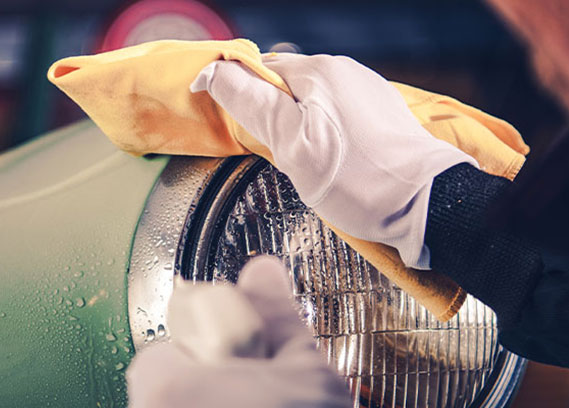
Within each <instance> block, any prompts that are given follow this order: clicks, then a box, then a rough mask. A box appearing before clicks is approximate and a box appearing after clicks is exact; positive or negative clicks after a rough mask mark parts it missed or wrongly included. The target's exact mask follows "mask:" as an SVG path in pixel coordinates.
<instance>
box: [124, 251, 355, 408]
mask: <svg viewBox="0 0 569 408" xmlns="http://www.w3.org/2000/svg"><path fill="white" fill-rule="evenodd" d="M204 289H205V286H203V285H202V286H200V285H198V286H195V287H193V294H192V290H189V289H188V288H184V289H183V290H182V291H181V292H179V293H176V292H177V291H178V288H176V289H174V295H173V297H176V296H178V294H181V293H182V292H184V293H183V296H185V295H188V296H193V297H194V298H195V300H192V301H191V302H188V303H185V302H184V301H183V299H177V300H175V301H173V302H171V303H170V309H169V317H168V321H169V324H171V323H174V326H176V329H174V330H172V329H173V328H171V333H170V334H171V337H172V343H168V344H166V343H163V344H157V345H154V346H150V347H148V348H146V349H144V350H142V351H141V352H139V353H137V354H136V356H135V357H134V360H133V361H132V363H131V365H130V366H129V368H128V371H127V374H126V377H127V381H128V394H129V406H130V407H131V408H156V407H160V408H186V407H200V408H202V407H208V408H209V407H211V408H216V407H234V408H241V407H243V408H245V407H247V408H250V407H267V408H276V407H283V408H284V407H312V408H324V407H338V408H340V407H342V408H348V407H350V406H351V405H352V404H351V399H350V395H349V392H348V389H347V387H346V384H345V383H344V381H343V380H342V379H341V378H340V377H339V376H338V375H337V374H336V372H335V371H334V370H333V369H332V368H331V367H328V365H327V364H326V361H325V359H324V357H323V356H322V355H321V353H320V352H319V351H318V350H317V349H316V347H315V343H314V340H313V338H312V336H311V335H310V332H309V330H308V328H307V327H306V326H305V325H304V324H303V323H302V322H301V320H300V318H299V315H298V312H297V309H296V308H295V305H294V303H293V300H292V298H291V293H290V284H289V283H288V280H287V275H286V271H285V269H284V267H283V266H282V265H281V264H280V262H279V261H278V260H276V259H275V258H271V257H267V256H262V257H258V258H255V259H254V260H252V261H250V262H249V263H248V264H247V265H246V266H245V268H244V269H243V271H242V272H241V274H240V277H239V281H238V283H237V286H236V287H233V288H230V287H224V288H221V287H215V286H210V287H208V288H207V290H206V292H203V290H204ZM216 289H221V290H220V291H219V296H218V294H216V293H215V290H216ZM228 289H229V290H232V291H233V292H234V293H232V294H230V295H228V292H227V290H228ZM204 293H207V296H206V295H204ZM224 299H225V301H226V303H225V304H222V303H223V302H224ZM223 306H225V308H224V307H223ZM212 310H213V311H214V312H213V313H212V312H211V311H212ZM172 313H174V314H176V316H174V317H173V316H172ZM184 315H185V316H186V319H185V320H186V322H187V324H188V327H187V329H183V328H180V326H179V324H180V320H179V317H181V316H184ZM216 315H217V316H218V319H217V321H215V322H213V323H212V322H211V321H209V319H214V318H215V316H216ZM230 316H232V318H233V319H234V321H233V322H229V321H228V318H229V317H230ZM239 322H241V323H243V327H246V328H250V331H249V332H248V331H247V330H242V329H240V328H239V327H237V325H236V324H235V323H239ZM192 329H193V330H192ZM184 333H186V335H185V334H184ZM187 333H190V334H192V333H193V335H190V336H187ZM247 333H248V334H247ZM180 336H182V337H180ZM246 339H249V341H250V343H249V344H246V343H247V341H246ZM208 340H210V341H212V343H213V344H211V345H206V344H207V341H208ZM198 346H199V347H198ZM201 347H204V349H202V348H201ZM216 348H217V349H218V350H220V351H221V356H222V357H219V358H216V359H214V358H212V357H213V355H212V352H213V350H214V349H216ZM228 350H233V351H234V352H235V353H233V355H230V354H231V353H228V352H227V351H228ZM260 352H262V353H264V354H266V356H265V357H258V355H259V353H260ZM237 355H239V356H237Z"/></svg>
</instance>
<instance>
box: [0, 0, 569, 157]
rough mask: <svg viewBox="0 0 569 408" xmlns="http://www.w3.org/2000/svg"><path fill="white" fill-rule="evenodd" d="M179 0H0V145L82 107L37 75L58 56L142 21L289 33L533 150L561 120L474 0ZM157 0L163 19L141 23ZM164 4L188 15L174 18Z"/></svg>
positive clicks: (184, 28)
mask: <svg viewBox="0 0 569 408" xmlns="http://www.w3.org/2000/svg"><path fill="white" fill-rule="evenodd" d="M180 2H181V1H180V0H174V1H169V0H162V1H150V2H149V1H146V2H142V3H154V4H153V5H150V4H146V6H145V7H139V8H138V10H132V8H133V7H132V6H133V5H136V2H132V1H121V0H82V1H75V0H43V1H33V0H2V1H1V2H0V150H4V149H7V148H9V147H12V146H15V145H18V144H19V143H22V142H24V141H26V140H28V139H30V138H32V137H35V136H37V135H39V134H42V133H44V132H46V131H48V130H50V129H53V128H56V127H59V126H62V125H64V124H66V123H69V122H72V121H75V120H77V119H79V118H80V117H82V116H83V114H82V112H81V111H80V110H79V109H78V108H77V107H76V106H75V105H74V104H73V103H72V102H71V101H69V100H68V99H67V98H66V97H65V96H64V95H63V94H62V93H61V92H59V91H58V90H57V89H56V88H55V87H54V86H53V85H51V84H50V83H49V82H48V81H47V80H46V77H45V74H46V71H47V69H48V67H49V65H50V64H51V63H52V62H54V61H55V60H57V59H59V58H62V57H66V56H70V55H77V54H85V53H94V52H96V51H98V50H101V49H104V47H103V45H104V44H103V43H104V41H105V40H104V37H105V34H107V33H108V32H109V30H110V28H111V26H112V24H113V22H115V27H114V33H115V34H116V36H118V37H120V38H118V39H117V38H114V39H111V40H110V41H107V44H106V45H107V49H108V48H109V47H111V48H112V47H113V46H114V47H115V48H116V45H117V44H118V43H120V42H121V41H123V42H124V41H125V33H124V31H125V30H126V31H128V30H130V31H131V32H132V31H137V30H138V33H137V32H135V33H134V34H133V35H134V36H135V37H136V36H137V35H138V36H139V37H140V38H142V39H145V38H150V39H151V38H152V36H153V35H161V34H168V35H170V36H174V35H176V34H177V35H178V36H180V37H182V38H184V37H186V38H187V37H190V38H191V37H200V36H205V37H207V36H208V35H207V34H210V35H209V37H211V36H212V33H213V36H214V37H215V36H217V37H224V36H226V35H227V31H226V29H224V28H223V27H220V25H225V27H227V28H229V31H230V34H229V35H234V36H241V37H246V38H250V39H252V40H253V41H255V42H257V44H259V46H260V48H261V50H262V51H268V50H269V49H270V48H271V47H273V46H274V45H275V44H278V43H282V42H291V43H294V44H296V46H297V47H298V48H299V49H300V50H301V51H302V52H303V53H307V54H314V53H330V54H345V55H349V56H351V57H353V58H355V59H357V60H359V61H361V62H363V63H364V64H367V65H369V66H371V67H373V68H374V69H376V70H377V71H379V72H380V73H382V74H383V75H384V76H385V77H387V78H389V79H392V80H397V81H401V82H405V83H409V84H413V85H416V86H419V87H422V88H425V89H428V90H432V91H436V92H441V93H445V94H449V95H452V96H454V97H456V98H458V99H460V100H462V101H464V102H466V103H469V104H472V105H474V106H477V107H479V108H481V109H483V110H485V111H487V112H489V113H491V114H493V115H496V116H498V117H501V118H504V119H506V120H508V121H509V122H511V123H512V124H514V125H515V126H516V127H517V128H518V129H519V130H520V131H521V133H522V135H523V136H524V138H525V139H526V141H527V142H528V143H529V144H530V145H531V146H532V148H533V149H534V152H535V151H536V149H537V150H539V149H540V146H541V145H544V144H546V143H547V142H548V141H549V140H550V139H551V137H552V135H554V134H556V133H557V132H558V130H559V129H560V127H561V126H562V125H563V123H564V118H563V115H562V114H561V111H560V109H559V108H558V106H557V105H556V104H555V102H554V101H553V100H552V98H551V97H550V96H549V95H548V94H547V93H546V92H545V91H543V90H542V89H541V87H540V86H539V84H538V81H537V80H536V79H535V78H534V74H533V71H532V68H531V66H530V63H529V60H528V58H527V56H526V52H525V49H524V46H523V45H522V43H521V42H520V41H519V40H518V39H517V38H515V36H513V35H512V33H511V31H509V30H508V29H507V27H506V26H505V25H504V23H502V22H501V21H500V19H499V17H498V16H497V15H496V14H495V13H494V12H493V11H492V10H491V9H490V8H489V6H488V5H486V4H485V3H484V2H481V1H475V0H460V1H457V0H436V1H434V0H431V1H425V0H421V1H418V0H417V1H412V0H376V1H364V0H351V1H349V2H348V1H330V0H327V1H310V2H307V1H299V0H293V1H278V0H276V1H261V0H249V1H245V0H216V1H211V2H203V3H204V4H207V6H208V7H209V8H210V9H212V10H214V12H215V13H216V14H217V15H218V16H220V17H221V19H222V21H221V22H220V21H216V20H215V17H211V16H206V17H204V16H203V13H200V10H199V6H196V4H195V3H194V2H190V1H186V3H187V6H188V7H186V9H187V10H186V11H181V8H180V7H179V4H178V5H176V4H177V3H180ZM139 3H140V2H139ZM157 3H159V4H160V6H158V8H160V7H161V8H162V9H163V16H166V17H163V16H162V18H160V17H154V18H151V19H150V20H152V21H146V23H143V22H142V20H144V19H145V17H144V16H143V15H148V14H149V13H150V12H149V11H148V9H155V8H156V4H157ZM192 3H193V4H192ZM129 6H130V9H131V10H129ZM135 8H136V7H135ZM182 8H183V7H182ZM172 10H175V11H174V12H172ZM153 13H155V11H153ZM172 13H178V14H184V13H186V17H182V18H178V19H172ZM192 13H193V14H194V16H190V17H188V15H191V14H192ZM125 15H126V16H125ZM168 16H169V18H170V19H169V18H168ZM184 18H185V21H184ZM117 19H118V20H121V21H119V22H117ZM146 20H148V18H147V19H146ZM190 20H193V21H190ZM117 26H120V27H118V28H117ZM135 26H138V27H135ZM141 26H142V27H141ZM121 30H122V33H121ZM141 31H143V32H142V33H141ZM204 31H205V32H204ZM208 31H209V33H208ZM121 36H122V37H121ZM126 36H128V35H126ZM140 38H139V39H140ZM188 39H189V38H188ZM107 40H108V39H107ZM131 40H132V38H131Z"/></svg>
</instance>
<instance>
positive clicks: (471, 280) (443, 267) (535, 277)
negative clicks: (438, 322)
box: [425, 164, 569, 367]
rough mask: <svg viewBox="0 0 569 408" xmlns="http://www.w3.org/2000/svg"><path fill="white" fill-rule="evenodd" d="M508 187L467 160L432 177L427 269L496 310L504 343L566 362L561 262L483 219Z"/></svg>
mask: <svg viewBox="0 0 569 408" xmlns="http://www.w3.org/2000/svg"><path fill="white" fill-rule="evenodd" d="M510 184H511V183H510V181H508V180H506V179H504V178H501V177H495V176H491V175H488V174H486V173H484V172H482V171H480V170H478V169H476V168H474V167H472V166H470V165H468V164H459V165H457V166H454V167H452V168H450V169H448V170H446V171H445V172H443V173H441V174H440V175H438V176H437V177H436V178H435V180H434V182H433V185H432V188H431V196H430V201H429V212H428V217H427V228H426V232H425V244H426V245H427V247H428V248H429V251H430V255H431V267H432V268H433V269H435V270H437V271H440V272H442V273H444V274H446V275H448V276H450V277H451V278H452V279H453V280H455V281H456V282H457V283H458V284H459V285H461V286H462V287H463V288H464V289H465V290H466V291H467V292H469V293H471V294H472V295H474V296H475V297H477V298H479V299H480V300H481V301H483V302H484V303H486V304H487V305H488V306H490V307H491V308H492V309H493V310H494V311H495V312H496V315H497V317H498V330H499V340H500V342H501V343H502V345H503V346H504V347H506V348H507V349H509V350H511V351H513V352H515V353H517V354H519V355H522V356H524V357H527V358H529V359H532V360H536V361H540V362H543V363H547V364H554V365H559V366H564V367H569V265H567V267H566V269H565V270H555V269H552V268H548V267H547V265H544V262H543V260H542V256H541V254H540V251H539V249H538V248H537V247H536V246H534V245H532V244H530V243H528V242H526V241H524V240H522V239H520V238H517V237H515V236H513V235H509V234H507V233H504V232H501V231H497V230H495V229H493V228H492V226H491V225H487V223H486V215H487V213H488V210H489V208H491V206H492V203H493V202H494V201H495V200H496V198H497V197H498V196H499V195H500V194H501V193H503V192H504V190H505V189H507V188H508V187H509V185H510Z"/></svg>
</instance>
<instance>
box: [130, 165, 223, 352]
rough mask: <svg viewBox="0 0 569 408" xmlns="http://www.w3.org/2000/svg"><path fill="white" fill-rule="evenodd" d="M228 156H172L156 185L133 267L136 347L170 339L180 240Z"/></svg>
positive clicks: (139, 232) (132, 311)
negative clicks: (171, 301) (171, 300)
mask: <svg viewBox="0 0 569 408" xmlns="http://www.w3.org/2000/svg"><path fill="white" fill-rule="evenodd" d="M223 161H224V160H223V159H217V158H194V157H173V158H172V159H171V160H170V162H169V163H168V165H167V166H166V168H165V169H164V171H163V172H162V174H161V175H160V177H159V179H158V180H157V182H156V184H155V185H154V188H153V189H152V191H151V193H150V195H149V197H148V200H147V202H146V205H145V207H144V211H143V213H142V215H141V217H140V220H139V223H138V226H137V228H136V232H135V235H134V243H133V246H132V252H131V257H130V265H129V270H128V316H129V324H130V330H131V334H132V341H133V344H134V347H135V350H136V351H139V350H141V349H142V348H143V347H144V346H146V345H147V344H148V343H153V342H160V341H164V340H166V339H168V337H169V336H168V328H167V324H166V319H165V316H166V309H167V305H168V299H169V298H170V295H171V293H172V290H173V287H174V286H173V285H174V283H173V281H174V279H173V278H174V275H177V274H179V273H180V262H179V259H180V254H181V250H182V248H181V247H180V243H181V241H182V240H183V238H184V236H185V235H186V231H187V229H188V227H189V225H190V224H191V220H192V217H193V215H194V212H193V210H194V209H195V207H196V205H197V203H198V202H199V200H200V199H201V197H202V195H203V192H204V189H205V187H206V186H207V185H208V184H209V183H210V181H211V179H212V178H213V176H214V175H215V172H216V171H217V170H218V169H219V167H220V166H221V163H222V162H223Z"/></svg>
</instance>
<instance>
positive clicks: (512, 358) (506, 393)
mask: <svg viewBox="0 0 569 408" xmlns="http://www.w3.org/2000/svg"><path fill="white" fill-rule="evenodd" d="M502 352H503V353H506V354H505V360H506V361H504V363H503V364H502V366H501V367H496V368H497V369H499V370H500V371H499V374H498V377H497V378H496V380H495V381H494V382H493V383H492V384H487V386H490V387H492V388H490V391H489V392H488V394H487V395H486V397H485V398H484V399H483V400H482V401H480V404H479V405H477V406H478V407H480V408H502V407H507V406H508V405H509V404H510V403H511V402H512V401H513V397H514V396H515V395H516V393H517V391H518V386H519V385H520V384H521V380H522V378H523V376H524V374H525V370H526V366H527V360H526V359H525V358H523V357H520V356H518V355H516V354H514V353H511V352H508V351H507V350H503V351H502Z"/></svg>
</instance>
